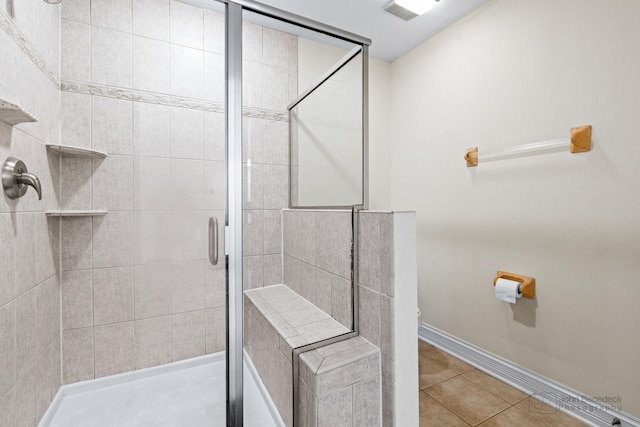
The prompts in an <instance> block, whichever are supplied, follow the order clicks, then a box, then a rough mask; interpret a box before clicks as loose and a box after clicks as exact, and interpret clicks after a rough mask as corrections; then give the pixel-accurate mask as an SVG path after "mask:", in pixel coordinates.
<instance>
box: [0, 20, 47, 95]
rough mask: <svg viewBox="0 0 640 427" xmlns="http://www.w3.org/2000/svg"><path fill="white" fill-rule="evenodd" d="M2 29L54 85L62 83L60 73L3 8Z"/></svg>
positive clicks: (0, 26)
mask: <svg viewBox="0 0 640 427" xmlns="http://www.w3.org/2000/svg"><path fill="white" fill-rule="evenodd" d="M0 29H2V31H4V32H5V34H6V35H7V36H9V38H10V39H11V40H13V42H14V43H15V44H16V45H17V46H18V47H19V48H20V50H22V52H23V53H24V54H25V55H26V56H27V57H28V58H29V59H30V60H31V62H33V63H34V64H35V65H36V67H38V68H39V69H40V71H42V72H43V73H44V75H45V76H46V77H47V78H48V79H49V80H51V82H52V83H53V84H54V85H56V86H58V85H59V84H60V78H59V76H58V73H57V72H55V71H53V70H51V69H50V68H49V66H48V65H47V63H46V62H45V61H44V59H43V58H42V56H41V55H40V53H39V52H38V50H37V49H36V48H35V47H34V46H33V44H31V42H30V41H29V40H28V39H27V38H26V37H25V36H24V34H22V31H20V29H18V27H17V26H16V24H14V23H13V20H12V19H11V18H10V17H9V16H8V15H7V14H6V13H5V11H3V10H0Z"/></svg>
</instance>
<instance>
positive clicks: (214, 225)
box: [209, 216, 218, 265]
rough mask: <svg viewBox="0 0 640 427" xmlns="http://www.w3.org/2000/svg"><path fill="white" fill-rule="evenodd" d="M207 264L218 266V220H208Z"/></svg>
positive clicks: (214, 218) (213, 218) (212, 218)
mask: <svg viewBox="0 0 640 427" xmlns="http://www.w3.org/2000/svg"><path fill="white" fill-rule="evenodd" d="M209 262H210V263H211V265H216V264H218V218H216V217H213V216H212V217H211V218H209Z"/></svg>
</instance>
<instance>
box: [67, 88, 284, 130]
mask: <svg viewBox="0 0 640 427" xmlns="http://www.w3.org/2000/svg"><path fill="white" fill-rule="evenodd" d="M60 90H62V91H64V92H72V93H80V94H85V95H96V96H104V97H106V98H115V99H124V100H128V101H136V102H146V103H149V104H159V105H168V106H171V107H181V108H190V109H194V110H203V111H210V112H214V113H224V111H225V108H224V104H222V103H220V102H213V101H205V100H202V99H192V98H184V97H179V96H173V95H166V94H161V93H155V92H145V91H141V90H136V89H126V88H121V87H116V86H107V85H102V84H96V83H82V82H73V81H62V82H61V83H60ZM242 113H243V116H245V117H253V118H258V119H266V120H275V121H280V122H288V121H289V114H288V113H285V112H281V111H272V110H264V109H261V108H250V107H244V108H243V110H242Z"/></svg>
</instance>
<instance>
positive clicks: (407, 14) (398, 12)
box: [384, 2, 418, 21]
mask: <svg viewBox="0 0 640 427" xmlns="http://www.w3.org/2000/svg"><path fill="white" fill-rule="evenodd" d="M384 10H386V11H387V12H389V13H390V14H392V15H395V16H397V17H398V18H401V19H404V20H405V21H410V20H412V19H413V18H415V17H416V16H418V14H417V13H413V12H411V11H410V10H409V9H405V8H404V7H402V6H400V5H398V4H395V3H394V2H391V3H389V4H388V5H386V6H385V7H384Z"/></svg>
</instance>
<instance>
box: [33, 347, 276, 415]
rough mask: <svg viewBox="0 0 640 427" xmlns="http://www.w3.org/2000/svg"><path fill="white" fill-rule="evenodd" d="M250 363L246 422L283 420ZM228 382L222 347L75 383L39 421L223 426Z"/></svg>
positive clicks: (246, 385)
mask: <svg viewBox="0 0 640 427" xmlns="http://www.w3.org/2000/svg"><path fill="white" fill-rule="evenodd" d="M249 363H250V362H249ZM251 369H253V366H248V364H247V362H246V361H245V374H244V405H245V406H244V414H245V415H244V417H245V425H246V426H249V427H253V426H255V427H272V426H273V427H277V426H281V425H282V424H281V420H279V416H278V415H275V414H273V413H272V412H271V411H272V410H273V411H275V407H274V406H273V403H272V402H270V398H269V397H268V394H266V391H265V390H264V386H263V385H262V383H261V382H260V380H258V379H256V377H255V376H254V375H253V374H252V372H255V371H251ZM225 388H226V387H225V361H224V353H218V354H216V355H212V356H204V357H200V358H197V359H192V360H189V361H185V362H178V363H177V364H171V365H166V366H161V367H156V368H150V369H145V370H141V371H136V372H133V373H125V374H120V375H115V376H113V377H108V378H102V379H98V380H93V381H87V382H84V383H79V384H74V385H72V386H70V387H69V388H67V389H65V392H64V398H63V399H62V401H61V402H60V404H59V405H58V406H57V408H56V407H55V403H54V405H52V408H50V411H49V412H51V413H52V416H51V415H50V416H49V417H47V415H45V417H44V418H43V421H42V422H41V423H40V427H185V426H189V427H201V426H202V427H205V426H206V427H213V426H225V425H226V420H225V402H226V396H225V391H226V390H225ZM270 408H273V409H271V410H270ZM49 420H50V421H49ZM48 421H49V422H48Z"/></svg>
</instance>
